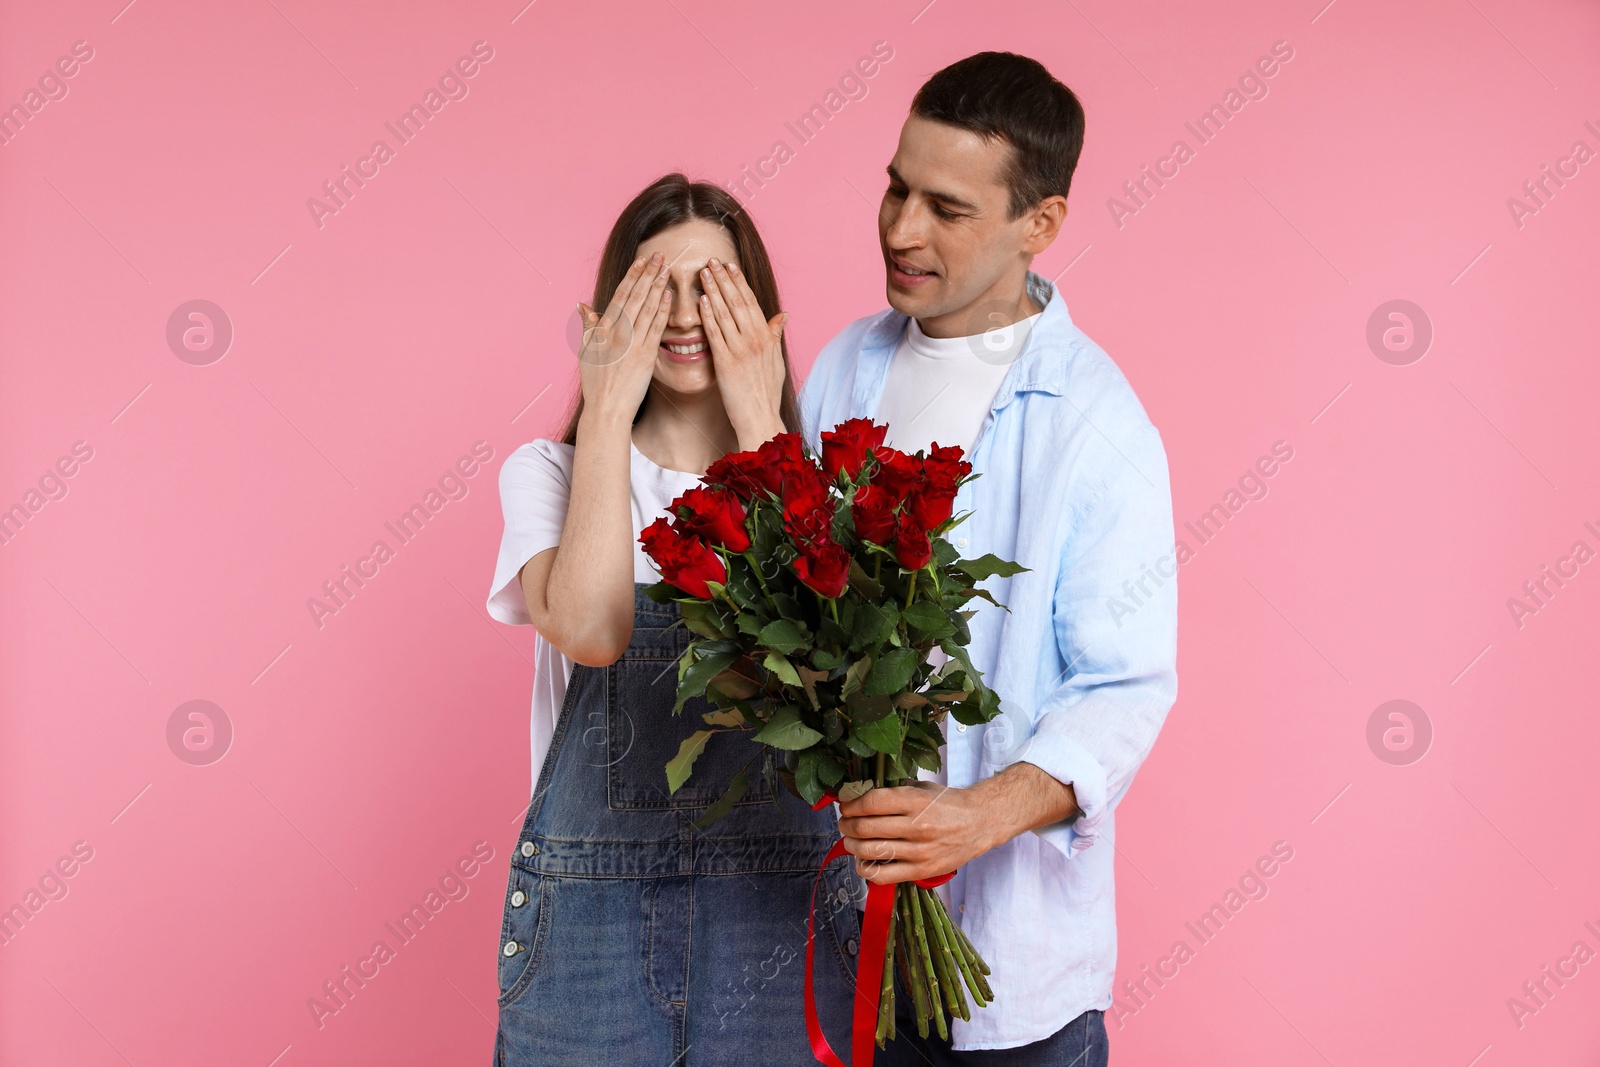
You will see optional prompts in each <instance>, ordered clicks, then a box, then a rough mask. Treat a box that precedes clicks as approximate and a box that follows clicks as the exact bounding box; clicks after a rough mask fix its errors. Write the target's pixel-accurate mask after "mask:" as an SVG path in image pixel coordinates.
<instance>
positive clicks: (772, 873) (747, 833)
mask: <svg viewBox="0 0 1600 1067" xmlns="http://www.w3.org/2000/svg"><path fill="white" fill-rule="evenodd" d="M644 589H645V587H644V586H643V585H638V584H636V585H635V588H634V624H633V639H632V640H631V641H630V642H629V644H628V650H627V652H625V653H624V654H623V656H622V658H621V659H620V660H618V661H617V662H616V663H613V664H611V665H610V666H608V667H586V666H583V665H582V664H575V665H574V666H573V668H572V677H571V681H570V682H569V683H568V687H567V694H566V700H565V703H564V704H563V705H562V708H561V714H560V716H559V718H558V719H557V722H556V728H555V734H554V736H553V738H552V739H551V743H550V749H549V752H548V754H547V755H546V757H545V761H544V767H543V770H542V771H541V772H540V779H539V782H540V788H539V791H538V793H537V795H535V796H534V798H533V802H532V804H531V805H530V806H529V808H528V814H527V818H526V819H525V820H524V821H523V825H522V833H521V836H520V837H519V838H518V841H517V845H516V847H515V848H514V849H513V851H512V858H511V877H510V882H509V884H508V886H507V890H506V902H505V910H504V915H503V917H502V920H501V930H500V944H499V956H498V958H499V972H500V973H499V979H500V998H499V1009H500V1021H499V1030H498V1033H497V1034H496V1038H495V1059H494V1062H495V1065H496V1067H527V1065H533V1064H539V1065H561V1067H567V1065H574V1064H596V1065H600V1064H604V1065H608V1067H610V1065H624V1067H625V1065H629V1064H639V1065H641V1067H689V1065H696V1067H699V1065H708V1067H709V1065H719V1064H728V1065H738V1067H750V1065H755V1064H775V1065H783V1064H794V1065H796V1067H803V1065H807V1064H813V1063H815V1062H816V1061H815V1059H814V1057H813V1056H812V1053H811V1049H810V1043H809V1041H808V1040H807V1038H806V1027H805V1015H804V1004H803V1001H802V999H801V998H802V988H803V982H804V978H805V946H806V918H807V905H808V901H809V898H810V894H811V887H812V881H813V878H814V877H815V875H816V870H817V867H818V865H819V864H820V863H821V862H822V858H823V856H824V855H826V853H827V851H828V848H829V846H830V845H831V844H832V843H833V841H834V840H835V839H837V837H838V823H837V819H836V816H835V814H834V810H833V808H832V806H831V805H830V806H828V807H825V808H823V809H822V810H821V811H812V810H811V809H810V808H809V807H808V806H807V805H806V803H805V802H804V801H802V800H801V799H800V798H798V797H796V796H794V795H793V794H791V793H789V792H788V791H787V790H786V789H784V788H783V786H782V784H781V782H780V783H779V786H778V793H779V804H774V803H773V797H772V791H771V790H770V789H768V788H767V786H766V783H765V781H764V778H763V775H762V773H761V769H762V759H761V756H760V752H761V748H762V746H760V745H758V744H756V743H755V742H754V741H753V740H752V739H751V738H752V736H753V734H752V732H738V733H725V734H714V735H713V736H712V737H711V739H710V741H709V743H708V744H707V746H706V748H705V750H704V751H703V752H702V753H701V754H700V756H699V758H698V759H697V760H696V761H695V765H694V773H693V774H692V775H691V776H690V778H689V781H688V782H687V783H685V784H684V785H683V786H682V787H681V788H680V789H679V790H678V791H677V792H676V793H673V794H669V793H668V792H667V778H666V770H665V767H666V764H667V761H668V760H670V759H671V758H672V757H673V756H675V755H677V752H678V745H679V743H680V742H681V741H682V740H683V739H684V738H685V737H687V736H689V734H691V733H692V732H693V731H694V730H696V729H703V728H705V725H706V724H705V722H704V720H703V719H702V718H701V715H702V713H703V712H706V711H708V710H710V705H709V704H707V703H706V702H705V701H703V700H698V699H697V700H690V701H688V702H687V703H685V705H684V708H683V711H682V712H681V713H680V714H678V715H673V714H672V702H673V698H674V696H675V690H676V687H677V675H678V672H677V666H676V664H677V662H678V657H679V656H680V655H681V654H682V653H683V650H684V648H685V647H686V646H687V645H688V642H689V641H690V640H691V639H692V637H693V635H692V634H691V633H690V632H689V631H688V630H686V629H685V628H684V627H683V626H681V625H680V626H677V627H673V628H671V629H669V628H668V627H670V626H672V624H673V623H675V622H677V621H678V619H679V613H678V606H677V605H676V604H671V603H669V604H658V603H656V602H655V601H654V600H651V599H650V598H649V597H648V596H646V595H645V593H644ZM751 757H755V759H754V761H753V762H750V763H749V768H748V771H747V776H748V778H749V782H750V785H749V789H748V790H747V791H746V792H745V794H744V797H743V798H742V799H741V800H740V801H739V803H737V804H736V805H734V806H733V809H732V810H731V811H729V812H728V814H726V815H724V816H723V817H722V818H721V819H720V820H718V821H717V822H715V823H713V824H712V825H711V826H709V827H707V828H706V829H703V830H702V829H699V828H697V827H694V826H692V825H690V824H691V821H692V820H693V819H695V818H696V817H697V816H699V815H700V814H701V812H702V811H703V810H704V809H705V807H706V805H708V804H710V803H711V802H713V801H715V800H716V799H717V798H718V797H720V796H721V795H722V792H723V790H724V789H725V788H726V787H727V784H728V782H729V780H730V778H731V776H732V775H733V774H734V773H735V772H736V771H737V770H739V768H741V767H743V766H744V765H745V764H746V762H747V761H750V760H751ZM863 889H864V883H862V882H861V880H860V879H859V878H857V877H856V876H855V873H854V870H853V865H852V863H851V862H850V861H848V860H836V861H834V862H833V863H832V864H830V865H829V867H828V870H827V872H826V873H825V874H824V876H823V878H822V881H821V883H820V884H819V885H818V887H817V907H816V912H815V922H816V948H815V960H814V963H813V966H814V968H815V996H816V1002H817V1009H818V1014H819V1017H820V1018H821V1021H822V1026H823V1029H824V1032H825V1033H826V1035H827V1037H828V1040H829V1042H830V1043H831V1044H832V1045H833V1046H834V1048H835V1049H839V1048H848V1047H849V1042H850V1013H851V1008H852V1006H853V999H854V996H855V990H854V976H855V962H856V953H857V948H858V944H859V939H860V936H861V934H860V918H859V913H858V912H857V910H856V898H857V897H859V896H860V895H861V893H862V891H863Z"/></svg>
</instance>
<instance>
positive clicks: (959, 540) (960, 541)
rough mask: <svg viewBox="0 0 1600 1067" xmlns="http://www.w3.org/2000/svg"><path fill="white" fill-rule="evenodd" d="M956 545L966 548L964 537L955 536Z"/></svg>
mask: <svg viewBox="0 0 1600 1067" xmlns="http://www.w3.org/2000/svg"><path fill="white" fill-rule="evenodd" d="M956 547H957V548H966V547H967V539H966V538H965V537H958V538H956Z"/></svg>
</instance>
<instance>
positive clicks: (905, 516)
mask: <svg viewBox="0 0 1600 1067" xmlns="http://www.w3.org/2000/svg"><path fill="white" fill-rule="evenodd" d="M932 556H933V542H932V541H930V540H929V539H928V530H927V528H926V527H924V526H922V525H921V524H919V523H918V522H917V519H916V516H914V515H912V514H910V513H909V512H901V513H900V521H899V523H898V525H897V526H896V529H895V533H894V558H895V559H896V560H898V561H899V563H900V566H902V567H904V568H905V569H906V570H908V571H914V570H920V569H921V568H923V567H926V566H927V565H928V560H929V559H931V558H932Z"/></svg>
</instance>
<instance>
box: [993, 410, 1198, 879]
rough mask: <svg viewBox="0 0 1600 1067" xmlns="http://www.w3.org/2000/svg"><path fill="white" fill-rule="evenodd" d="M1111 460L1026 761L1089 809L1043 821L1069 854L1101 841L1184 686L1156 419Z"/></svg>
mask: <svg viewBox="0 0 1600 1067" xmlns="http://www.w3.org/2000/svg"><path fill="white" fill-rule="evenodd" d="M1108 445H1109V443H1108ZM1104 462H1105V465H1106V473H1105V475H1104V477H1103V478H1102V479H1101V480H1100V486H1101V488H1100V491H1099V492H1098V493H1096V494H1094V498H1093V500H1091V501H1090V503H1089V504H1088V506H1087V507H1086V509H1085V510H1084V511H1083V512H1082V514H1081V516H1080V518H1079V519H1078V520H1077V522H1076V524H1075V526H1074V528H1073V529H1071V530H1070V531H1069V534H1068V536H1067V539H1066V543H1065V544H1064V546H1063V548H1062V551H1061V566H1060V571H1059V573H1058V577H1057V580H1056V588H1055V596H1054V606H1053V609H1052V621H1053V628H1054V631H1055V638H1056V644H1057V648H1058V649H1059V651H1060V655H1061V662H1062V663H1064V664H1065V665H1066V666H1065V669H1064V670H1063V672H1062V674H1063V676H1064V677H1063V680H1061V681H1060V682H1059V684H1057V685H1056V686H1055V687H1054V688H1053V689H1051V690H1049V691H1048V692H1046V693H1045V695H1044V700H1043V702H1042V704H1041V705H1040V708H1039V712H1038V715H1037V717H1036V719H1035V723H1034V733H1033V735H1032V736H1031V737H1030V738H1029V739H1028V740H1027V741H1026V742H1024V744H1023V745H1022V747H1021V749H1020V750H1019V751H1018V754H1017V757H1016V758H1017V759H1019V760H1026V761H1027V762H1029V763H1032V764H1034V765H1035V766H1037V767H1039V768H1040V769H1042V770H1044V771H1045V772H1046V773H1048V774H1049V775H1050V776H1051V777H1053V778H1055V779H1056V780H1057V781H1060V782H1062V783H1070V784H1071V785H1072V787H1073V791H1074V792H1075V794H1076V795H1077V802H1078V807H1079V809H1080V812H1081V814H1080V815H1078V816H1077V817H1075V818H1074V819H1071V820H1062V821H1060V822H1056V823H1050V824H1048V825H1045V826H1039V827H1035V828H1034V833H1036V834H1038V835H1039V836H1040V837H1041V838H1043V839H1044V840H1046V841H1049V842H1050V843H1051V844H1053V845H1055V846H1056V848H1058V849H1059V850H1060V851H1061V852H1062V854H1063V855H1065V856H1067V857H1068V858H1070V857H1072V856H1073V855H1074V853H1076V852H1077V851H1080V850H1082V849H1085V848H1088V847H1089V846H1090V845H1092V844H1093V843H1094V842H1095V839H1096V837H1097V835H1098V832H1099V829H1100V827H1101V825H1102V823H1104V821H1105V818H1106V814H1107V813H1108V812H1109V811H1110V809H1111V808H1112V807H1113V806H1114V805H1115V804H1116V803H1117V802H1118V801H1120V800H1121V799H1122V796H1123V794H1124V793H1126V792H1127V789H1128V786H1129V784H1131V782H1132V781H1133V776H1134V773H1135V772H1136V771H1137V770H1138V769H1139V765H1140V764H1141V763H1143V762H1144V758H1145V756H1146V755H1148V754H1149V752H1150V749H1151V747H1152V746H1153V745H1154V744H1155V739H1156V734H1157V733H1158V732H1159V731H1160V729H1161V726H1162V723H1163V722H1164V721H1165V720H1166V716H1167V712H1168V710H1170V709H1171V707H1172V704H1173V702H1174V701H1175V700H1176V698H1177V692H1178V673H1177V657H1178V584H1177V571H1178V564H1177V559H1176V555H1175V552H1174V548H1175V542H1174V539H1173V526H1172V497H1171V491H1170V488H1169V481H1168V471H1167V460H1166V452H1165V450H1164V449H1163V447H1162V444H1161V437H1160V434H1159V433H1158V432H1157V431H1156V429H1155V427H1154V426H1153V425H1150V424H1149V423H1148V422H1146V423H1145V424H1144V425H1143V426H1142V427H1141V429H1140V432H1139V433H1137V434H1136V435H1134V438H1133V439H1132V440H1131V441H1128V442H1125V443H1124V444H1123V445H1122V446H1121V449H1120V450H1119V451H1112V452H1110V454H1109V455H1108V456H1106V458H1105V459H1104Z"/></svg>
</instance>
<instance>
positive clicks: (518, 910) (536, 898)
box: [499, 863, 554, 1007]
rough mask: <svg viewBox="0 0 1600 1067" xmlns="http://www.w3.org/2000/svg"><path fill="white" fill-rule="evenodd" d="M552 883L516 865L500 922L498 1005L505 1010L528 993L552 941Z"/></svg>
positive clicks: (513, 867) (512, 866)
mask: <svg viewBox="0 0 1600 1067" xmlns="http://www.w3.org/2000/svg"><path fill="white" fill-rule="evenodd" d="M553 889H554V883H553V880H552V879H551V877H550V876H549V875H543V874H538V873H536V872H534V871H531V870H529V869H528V868H526V867H522V866H519V865H518V864H516V863H513V864H512V865H511V877H510V880H509V882H508V883H507V886H506V903H505V908H504V910H503V912H502V914H501V919H500V948H499V960H500V963H499V979H500V997H499V1005H500V1006H501V1007H506V1006H507V1005H509V1004H511V1003H513V1002H515V1001H516V1000H517V998H519V997H521V996H522V994H524V993H525V992H527V990H528V986H529V985H531V984H532V982H533V978H534V975H535V973H537V971H538V969H539V957H540V956H541V955H543V952H544V946H545V943H546V942H547V941H548V940H549V937H550V915H551V911H552V910H553V908H552V892H553Z"/></svg>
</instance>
